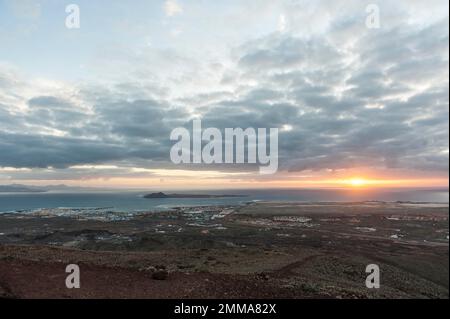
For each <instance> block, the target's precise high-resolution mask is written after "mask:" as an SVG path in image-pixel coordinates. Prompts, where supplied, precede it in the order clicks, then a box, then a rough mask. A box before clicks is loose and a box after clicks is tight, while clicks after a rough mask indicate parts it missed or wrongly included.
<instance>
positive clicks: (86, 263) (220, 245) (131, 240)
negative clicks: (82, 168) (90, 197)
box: [0, 202, 449, 298]
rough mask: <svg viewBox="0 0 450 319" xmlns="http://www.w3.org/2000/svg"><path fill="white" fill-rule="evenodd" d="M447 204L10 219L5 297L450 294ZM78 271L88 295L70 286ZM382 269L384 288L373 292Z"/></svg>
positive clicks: (2, 284)
mask: <svg viewBox="0 0 450 319" xmlns="http://www.w3.org/2000/svg"><path fill="white" fill-rule="evenodd" d="M448 216H449V210H448V205H439V204H430V203H421V204H418V203H382V202H364V203H345V204H344V203H309V204H298V203H281V202H280V203H252V204H248V205H244V206H237V207H232V206H230V207H184V208H183V207H181V208H177V209H174V210H171V211H168V212H162V213H141V214H136V215H134V214H125V213H117V212H105V211H96V210H89V211H83V210H72V209H49V210H45V209H43V210H37V211H33V212H23V213H11V214H2V215H0V296H1V297H2V298H448V296H449V295H448V285H449V278H448V276H449V254H448V253H449V246H448V240H449V237H448V236H449V226H448ZM68 264H77V265H79V267H80V271H81V288H80V289H67V288H66V286H65V279H66V276H67V275H68V274H67V273H66V272H65V269H66V266H67V265H68ZM369 264H377V265H378V266H379V267H380V271H381V287H380V289H368V288H366V285H365V280H366V276H367V275H368V274H366V272H365V270H366V266H367V265H369Z"/></svg>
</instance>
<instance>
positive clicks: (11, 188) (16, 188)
mask: <svg viewBox="0 0 450 319" xmlns="http://www.w3.org/2000/svg"><path fill="white" fill-rule="evenodd" d="M44 192H46V190H43V189H38V188H35V187H27V186H24V185H0V193H44Z"/></svg>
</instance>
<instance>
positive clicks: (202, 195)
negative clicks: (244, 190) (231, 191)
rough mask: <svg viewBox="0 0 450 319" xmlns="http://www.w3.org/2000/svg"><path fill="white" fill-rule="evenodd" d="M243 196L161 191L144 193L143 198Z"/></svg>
mask: <svg viewBox="0 0 450 319" xmlns="http://www.w3.org/2000/svg"><path fill="white" fill-rule="evenodd" d="M245 196H246V195H206V194H165V193H163V192H159V193H151V194H147V195H144V198H226V197H245Z"/></svg>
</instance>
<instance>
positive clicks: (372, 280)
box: [366, 264, 380, 289]
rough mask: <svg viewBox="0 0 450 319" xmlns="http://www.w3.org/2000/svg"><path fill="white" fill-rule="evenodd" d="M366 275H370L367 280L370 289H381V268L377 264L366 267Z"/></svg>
mask: <svg viewBox="0 0 450 319" xmlns="http://www.w3.org/2000/svg"><path fill="white" fill-rule="evenodd" d="M366 273H368V274H369V275H368V276H367V278H366V287H367V288H369V289H374V288H375V289H379V288H380V267H379V266H378V265H376V264H370V265H367V267H366Z"/></svg>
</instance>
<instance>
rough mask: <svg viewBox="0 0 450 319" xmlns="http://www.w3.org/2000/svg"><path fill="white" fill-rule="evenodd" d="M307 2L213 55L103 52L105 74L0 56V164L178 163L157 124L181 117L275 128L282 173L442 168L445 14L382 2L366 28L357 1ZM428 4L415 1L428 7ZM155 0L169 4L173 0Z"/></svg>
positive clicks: (166, 129) (39, 170) (165, 125)
mask: <svg viewBox="0 0 450 319" xmlns="http://www.w3.org/2000/svg"><path fill="white" fill-rule="evenodd" d="M317 3H318V4H317V5H314V6H312V4H311V3H310V4H308V5H306V6H305V5H304V6H303V7H302V4H301V3H289V5H286V6H285V7H284V10H286V11H285V12H284V13H283V28H282V29H279V30H278V29H277V28H278V27H277V25H275V26H274V30H273V31H272V32H268V33H266V34H265V35H262V36H258V37H255V38H249V39H245V40H244V41H242V42H241V43H235V44H234V45H230V46H229V48H228V50H227V51H224V52H225V54H224V55H223V56H221V57H220V58H214V59H213V58H205V57H202V56H194V57H193V56H188V55H184V54H183V52H180V51H177V50H175V49H165V50H161V49H159V48H152V47H149V48H144V49H142V48H140V49H139V52H132V53H131V52H130V51H127V52H125V53H123V55H119V56H115V59H117V60H118V61H119V62H118V65H122V66H124V69H126V70H127V72H123V73H121V72H119V73H118V74H115V76H114V77H112V78H111V79H110V80H109V81H101V80H98V81H92V80H91V81H88V82H84V83H76V82H72V83H71V82H67V81H52V80H49V79H47V80H43V79H37V78H27V77H26V76H25V75H24V73H23V70H20V68H19V67H17V66H14V67H12V66H11V65H6V63H3V64H1V63H0V167H4V168H5V167H8V168H15V169H17V170H15V171H13V172H11V170H9V171H8V173H5V172H4V173H3V175H5V174H6V175H7V176H8V177H9V178H12V179H14V178H24V176H26V177H27V178H31V177H33V178H45V176H49V179H56V177H57V176H54V175H55V174H54V172H53V173H52V172H51V170H52V169H56V170H58V171H59V174H61V176H64V178H68V179H69V177H72V178H75V179H77V178H83V177H84V178H85V177H86V175H85V176H82V175H83V174H81V175H80V171H79V169H78V170H77V169H76V167H77V166H78V167H79V166H83V165H113V167H114V166H115V165H117V167H119V166H120V167H122V168H123V167H125V168H126V169H125V171H122V170H121V171H120V172H119V170H114V169H111V170H109V171H108V175H109V176H113V175H114V174H117V173H120V174H122V173H123V174H124V175H127V174H128V175H127V176H133V175H134V174H133V173H132V168H133V167H134V168H136V167H140V168H179V167H174V166H173V165H172V164H171V163H170V160H169V150H170V147H171V145H172V144H171V142H170V140H169V135H170V131H171V130H172V129H173V128H175V127H178V126H189V125H190V124H189V123H190V121H191V120H192V119H193V118H201V119H202V120H203V124H204V126H205V127H217V128H220V129H223V128H225V127H242V128H246V127H255V128H258V127H266V128H269V127H278V128H280V130H281V132H280V161H279V162H280V170H281V171H282V172H295V171H299V172H300V171H323V170H345V169H350V168H354V167H363V168H373V169H380V170H386V169H388V170H396V169H398V170H412V171H418V172H431V173H437V174H446V172H448V126H449V122H448V110H449V109H448V96H449V90H448V87H449V86H448V85H449V84H448V75H449V74H448V68H449V65H448V44H449V39H448V16H447V17H445V16H444V17H443V18H439V19H434V20H429V21H428V20H427V21H428V22H427V23H422V22H423V21H424V20H423V19H422V20H420V23H419V22H416V21H414V19H413V18H415V17H416V18H417V19H420V16H417V12H420V10H419V9H420V5H419V4H412V5H411V6H412V7H414V6H416V7H415V8H416V11H413V13H411V12H408V11H407V9H405V8H406V6H404V7H395V8H391V7H387V6H388V5H386V7H383V6H381V9H382V10H383V9H384V8H386V10H384V11H385V12H386V11H387V12H388V14H386V15H385V19H384V20H383V17H382V27H381V28H380V29H368V28H366V27H365V25H364V17H365V16H364V15H365V11H364V7H362V8H360V9H361V10H359V9H358V10H355V9H349V11H348V13H347V14H344V13H342V12H341V11H339V12H338V13H336V14H335V15H334V9H333V8H331V7H330V5H329V2H327V4H326V5H325V4H324V3H320V4H319V2H317ZM433 4H434V6H433ZM433 4H432V6H431V7H430V8H432V9H429V10H434V9H436V8H440V7H442V3H441V2H437V3H436V4H435V3H434V2H433ZM356 7H357V8H359V7H360V6H359V7H358V6H356ZM164 10H165V13H166V14H167V16H171V17H173V16H175V15H176V14H180V13H182V12H183V8H182V7H181V5H180V4H177V3H176V2H174V1H167V2H166V4H165V6H164ZM314 17H317V19H316V20H314V21H313V18H314ZM298 19H303V20H300V21H303V22H302V25H301V26H304V25H306V26H307V29H308V30H306V31H305V30H304V29H300V28H301V26H298V25H297V23H298V21H299V20H298ZM305 19H306V20H305ZM308 21H311V23H310V24H308ZM303 23H304V24H303ZM312 26H315V27H316V28H314V29H311V30H309V28H311V27H312ZM149 57H151V61H150V60H149ZM115 61H116V60H111V61H109V62H110V63H113V64H112V65H114V63H115ZM0 62H1V55H0ZM165 65H166V66H167V67H161V66H165ZM25 71H26V70H25ZM97 72H100V71H97ZM105 74H106V73H105ZM122 75H123V76H122ZM74 167H75V168H74ZM24 168H25V169H35V171H34V172H36V174H35V175H33V174H32V173H31V175H30V172H29V171H28V170H25V171H21V170H19V169H24ZM69 168H71V169H69ZM64 169H67V170H64ZM195 169H211V167H198V166H197V167H195ZM215 169H217V170H223V171H234V170H238V171H247V170H251V171H253V168H250V167H245V166H244V167H243V166H238V167H235V166H230V167H228V166H226V167H224V166H218V167H216V168H215ZM94 171H95V170H91V171H90V172H91V173H88V174H87V175H89V174H93V175H96V174H97V173H98V172H97V171H95V172H94ZM32 172H33V171H32ZM62 172H65V173H62ZM68 172H69V173H68ZM82 172H84V174H86V170H82ZM103 172H104V171H103ZM0 174H1V171H0Z"/></svg>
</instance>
